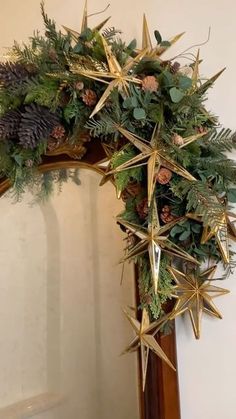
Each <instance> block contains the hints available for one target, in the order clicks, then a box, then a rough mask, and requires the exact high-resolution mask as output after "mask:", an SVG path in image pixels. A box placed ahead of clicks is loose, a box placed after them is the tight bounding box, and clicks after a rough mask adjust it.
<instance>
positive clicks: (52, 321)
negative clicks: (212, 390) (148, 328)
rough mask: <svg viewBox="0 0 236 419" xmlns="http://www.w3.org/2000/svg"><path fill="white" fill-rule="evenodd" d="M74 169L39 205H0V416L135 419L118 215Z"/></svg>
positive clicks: (133, 359) (127, 286)
mask: <svg viewBox="0 0 236 419" xmlns="http://www.w3.org/2000/svg"><path fill="white" fill-rule="evenodd" d="M100 179H101V178H100V175H98V174H97V173H95V172H93V171H90V170H85V169H81V170H80V180H81V185H79V186H78V185H75V184H74V183H72V182H68V183H67V184H65V185H64V186H63V190H62V192H61V193H60V194H57V193H55V194H54V196H53V197H52V198H50V200H49V201H48V202H47V203H45V204H39V205H38V204H37V205H34V206H30V205H29V203H30V202H31V201H32V196H31V195H29V194H26V195H25V196H24V197H23V200H22V202H21V203H18V204H12V200H11V199H10V198H8V197H3V198H2V199H1V201H0V214H1V222H0V232H1V233H0V234H1V241H0V255H1V282H0V371H1V385H0V418H1V419H3V418H4V419H7V418H15V419H17V418H18V419H20V418H21V417H24V418H25V417H32V418H34V419H36V418H37V419H65V418H66V419H78V418H81V419H95V418H102V419H111V417H112V419H121V418H122V419H130V418H132V419H135V418H137V419H138V418H139V417H140V416H139V399H138V366H137V356H136V354H128V355H125V356H120V353H121V352H122V350H123V349H124V348H125V346H127V344H128V343H129V342H130V340H131V339H132V337H133V334H132V333H133V332H132V328H131V327H130V325H129V324H128V322H127V320H126V318H125V317H124V315H123V313H122V308H123V307H126V306H127V305H129V306H130V305H131V306H132V305H133V306H134V304H135V302H134V275H133V269H132V265H127V266H126V267H125V272H124V278H123V285H122V287H121V286H120V281H121V272H122V265H119V264H118V262H119V259H120V258H121V256H122V252H123V247H124V242H123V237H122V236H123V235H122V233H121V232H120V230H119V227H118V226H117V225H116V222H115V216H116V215H117V214H118V213H119V212H120V211H121V210H122V202H120V201H117V200H116V196H115V190H114V187H113V186H112V185H111V184H109V183H106V184H105V185H104V186H103V187H102V188H101V187H99V182H100Z"/></svg>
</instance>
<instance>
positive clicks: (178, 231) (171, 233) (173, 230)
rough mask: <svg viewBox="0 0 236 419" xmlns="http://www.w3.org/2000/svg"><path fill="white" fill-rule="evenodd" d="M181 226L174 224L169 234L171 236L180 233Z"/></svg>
mask: <svg viewBox="0 0 236 419" xmlns="http://www.w3.org/2000/svg"><path fill="white" fill-rule="evenodd" d="M183 230H184V229H183V227H182V226H180V225H176V226H174V227H173V228H172V229H171V231H170V236H171V237H175V236H176V234H179V233H182V232H183Z"/></svg>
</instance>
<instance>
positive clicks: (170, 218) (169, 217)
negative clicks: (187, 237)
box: [160, 212, 176, 224]
mask: <svg viewBox="0 0 236 419" xmlns="http://www.w3.org/2000/svg"><path fill="white" fill-rule="evenodd" d="M160 218H161V220H162V221H163V223H165V224H167V223H171V222H172V221H174V220H176V217H175V216H174V215H172V214H170V213H167V212H163V213H162V214H161V215H160Z"/></svg>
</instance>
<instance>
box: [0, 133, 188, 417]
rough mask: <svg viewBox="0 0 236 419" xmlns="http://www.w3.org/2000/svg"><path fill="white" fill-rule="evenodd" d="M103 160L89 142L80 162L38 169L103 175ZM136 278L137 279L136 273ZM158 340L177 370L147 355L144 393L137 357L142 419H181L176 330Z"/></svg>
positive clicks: (49, 160)
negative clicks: (79, 170)
mask: <svg viewBox="0 0 236 419" xmlns="http://www.w3.org/2000/svg"><path fill="white" fill-rule="evenodd" d="M105 157H106V154H105V151H104V149H103V147H102V145H101V144H100V143H99V142H98V141H95V140H92V141H91V142H90V143H88V145H87V152H86V155H85V157H84V158H83V159H81V160H75V159H71V158H69V157H68V156H67V155H59V156H50V157H49V156H45V157H44V158H43V162H42V164H41V165H40V166H39V169H40V171H41V172H42V173H43V172H47V171H50V170H57V169H63V168H64V169H69V168H87V169H92V170H95V171H97V172H98V173H100V174H103V173H104V170H103V169H102V168H101V166H100V164H101V162H102V161H104V159H105ZM10 187H11V183H10V181H9V180H8V179H1V180H0V196H1V195H3V194H4V193H5V192H6V191H7V190H8V189H9V188H10ZM135 271H136V269H135ZM135 275H136V276H137V271H136V274H135ZM136 301H137V304H138V289H136ZM157 339H158V343H159V344H160V346H161V347H162V349H163V350H164V352H165V353H166V355H167V356H168V358H169V359H170V361H171V362H172V363H173V364H174V365H175V366H176V370H177V371H176V372H174V371H173V370H172V369H171V368H169V367H168V366H167V365H166V364H165V363H163V362H162V361H161V360H160V359H159V358H158V357H157V356H156V355H154V354H153V353H150V357H149V363H148V369H147V381H146V388H145V392H144V393H143V391H142V385H141V363H140V354H138V358H139V393H140V394H139V401H140V411H141V419H180V418H181V416H180V400H179V386H178V369H177V352H176V336H175V327H174V328H173V331H172V333H171V334H170V335H167V336H161V335H159V336H158V337H157Z"/></svg>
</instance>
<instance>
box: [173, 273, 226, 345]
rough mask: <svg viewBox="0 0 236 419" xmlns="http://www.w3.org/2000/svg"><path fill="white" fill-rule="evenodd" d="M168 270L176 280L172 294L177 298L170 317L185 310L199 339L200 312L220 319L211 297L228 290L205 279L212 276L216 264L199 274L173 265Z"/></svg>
mask: <svg viewBox="0 0 236 419" xmlns="http://www.w3.org/2000/svg"><path fill="white" fill-rule="evenodd" d="M168 270H169V272H170V273H171V275H172V277H173V279H174V281H175V282H176V285H175V286H174V293H173V295H172V296H173V297H174V298H177V302H176V304H175V307H174V309H173V312H172V315H171V316H170V318H171V319H174V318H175V317H177V316H179V315H180V314H182V313H184V312H186V311H187V312H188V313H189V315H190V319H191V322H192V327H193V331H194V334H195V337H196V339H199V338H200V334H201V319H202V314H203V313H207V314H210V315H211V316H214V317H217V318H219V319H221V318H222V316H221V314H220V312H219V310H218V309H217V307H216V306H215V304H214V303H213V298H216V297H219V296H221V295H223V294H227V293H228V292H229V291H228V290H226V289H224V288H219V287H216V286H214V285H211V282H210V281H209V280H208V281H207V279H211V278H212V277H213V275H214V273H215V270H216V266H212V267H211V268H209V269H207V270H205V271H203V272H202V273H200V274H198V273H196V271H195V272H192V273H189V274H185V273H183V272H180V271H178V270H177V269H175V268H173V267H169V268H168Z"/></svg>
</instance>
